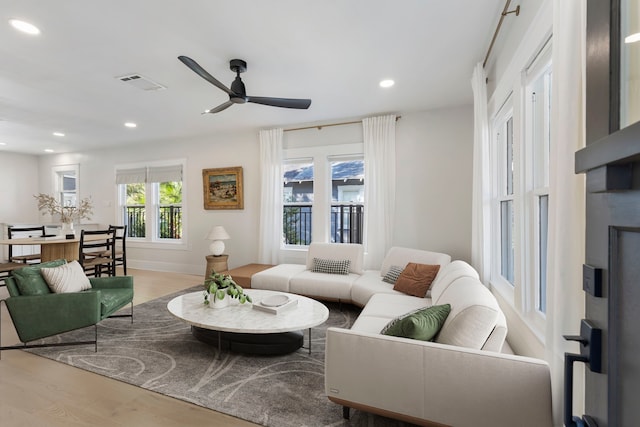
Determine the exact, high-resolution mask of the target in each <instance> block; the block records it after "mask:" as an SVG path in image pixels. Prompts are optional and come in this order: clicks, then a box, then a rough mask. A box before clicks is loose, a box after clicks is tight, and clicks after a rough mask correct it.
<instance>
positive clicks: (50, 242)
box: [0, 235, 105, 262]
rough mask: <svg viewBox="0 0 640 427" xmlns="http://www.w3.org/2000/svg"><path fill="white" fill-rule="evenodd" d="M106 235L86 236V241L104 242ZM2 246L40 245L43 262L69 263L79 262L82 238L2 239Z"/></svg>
mask: <svg viewBox="0 0 640 427" xmlns="http://www.w3.org/2000/svg"><path fill="white" fill-rule="evenodd" d="M104 238H105V235H91V236H85V238H84V239H85V241H93V240H104ZM0 245H40V260H41V262H47V261H53V260H56V259H61V258H64V259H66V260H67V261H73V260H77V259H78V257H79V255H80V238H79V237H74V238H73V239H67V238H65V236H53V237H21V238H17V239H2V240H0Z"/></svg>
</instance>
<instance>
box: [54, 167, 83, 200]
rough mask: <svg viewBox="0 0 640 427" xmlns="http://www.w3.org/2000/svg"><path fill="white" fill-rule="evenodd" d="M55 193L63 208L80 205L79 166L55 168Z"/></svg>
mask: <svg viewBox="0 0 640 427" xmlns="http://www.w3.org/2000/svg"><path fill="white" fill-rule="evenodd" d="M53 182H54V192H55V194H57V198H58V201H59V202H60V204H61V205H62V206H77V205H78V165H68V166H56V167H54V168H53Z"/></svg>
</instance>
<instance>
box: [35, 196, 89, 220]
mask: <svg viewBox="0 0 640 427" xmlns="http://www.w3.org/2000/svg"><path fill="white" fill-rule="evenodd" d="M33 197H35V198H36V200H37V201H38V210H39V211H44V212H48V213H49V214H50V215H60V221H61V222H63V223H72V222H73V221H74V220H77V221H80V220H81V219H83V218H84V219H91V215H93V202H92V201H91V198H90V197H87V198H84V199H82V200H80V206H62V205H61V204H60V202H59V201H58V200H57V199H56V198H55V197H53V196H50V195H48V194H43V193H40V194H38V195H36V196H33Z"/></svg>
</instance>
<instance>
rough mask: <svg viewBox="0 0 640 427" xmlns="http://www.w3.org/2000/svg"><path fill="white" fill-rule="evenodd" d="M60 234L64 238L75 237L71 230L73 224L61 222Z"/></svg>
mask: <svg viewBox="0 0 640 427" xmlns="http://www.w3.org/2000/svg"><path fill="white" fill-rule="evenodd" d="M60 234H62V235H63V236H66V235H67V234H73V235H75V234H76V232H75V231H74V229H73V222H63V223H62V227H61V228H60Z"/></svg>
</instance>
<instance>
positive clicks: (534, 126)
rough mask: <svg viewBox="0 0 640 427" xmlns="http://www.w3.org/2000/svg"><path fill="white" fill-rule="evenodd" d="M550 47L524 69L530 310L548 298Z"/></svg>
mask: <svg viewBox="0 0 640 427" xmlns="http://www.w3.org/2000/svg"><path fill="white" fill-rule="evenodd" d="M551 77H552V71H551V49H550V48H549V47H548V46H547V47H546V48H545V49H543V50H542V52H541V53H540V54H539V55H538V57H537V58H536V60H535V61H534V63H533V64H532V65H531V66H530V67H529V68H528V69H527V72H526V88H525V99H524V104H525V105H524V116H525V132H526V133H525V145H526V148H525V154H526V159H525V161H524V162H523V164H524V167H525V179H524V191H525V199H524V202H525V210H526V226H525V242H527V246H528V247H527V248H526V250H527V252H528V254H529V255H528V256H526V257H525V263H526V267H527V268H526V270H525V274H526V276H525V283H527V285H528V286H527V290H526V292H527V299H528V301H529V302H528V304H527V306H528V307H529V310H532V311H538V312H540V313H544V312H545V311H546V298H547V229H548V216H549V149H550V144H551Z"/></svg>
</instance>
